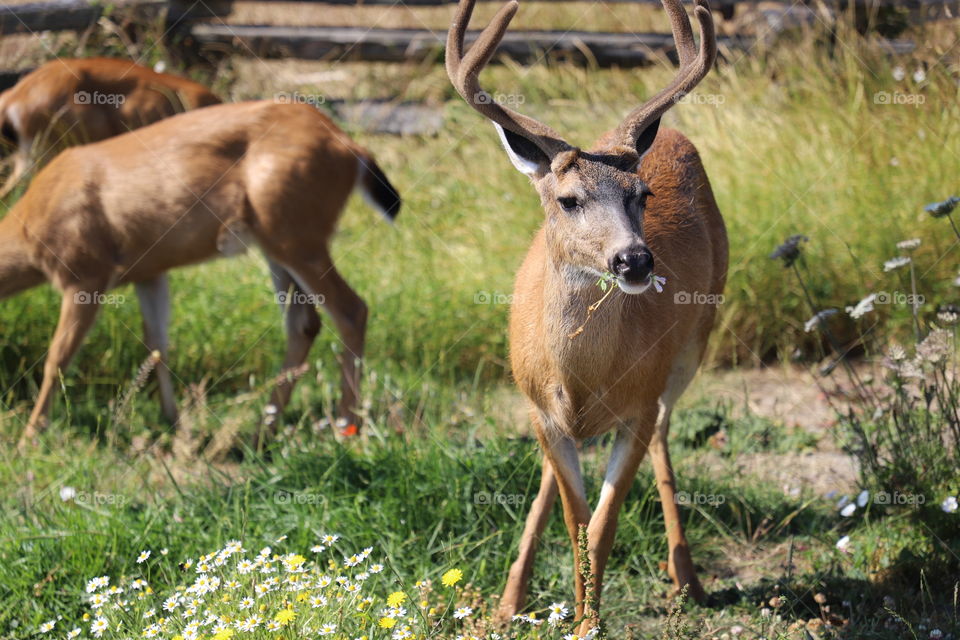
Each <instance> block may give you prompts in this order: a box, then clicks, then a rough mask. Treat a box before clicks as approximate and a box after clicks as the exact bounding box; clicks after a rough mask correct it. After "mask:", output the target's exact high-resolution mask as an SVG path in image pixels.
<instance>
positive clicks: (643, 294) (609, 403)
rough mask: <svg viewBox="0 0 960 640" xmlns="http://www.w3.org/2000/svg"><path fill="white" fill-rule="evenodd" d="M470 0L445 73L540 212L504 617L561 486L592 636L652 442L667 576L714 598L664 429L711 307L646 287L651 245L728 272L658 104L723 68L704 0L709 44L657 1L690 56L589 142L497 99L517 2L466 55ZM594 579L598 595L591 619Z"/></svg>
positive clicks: (517, 296)
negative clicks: (527, 418)
mask: <svg viewBox="0 0 960 640" xmlns="http://www.w3.org/2000/svg"><path fill="white" fill-rule="evenodd" d="M473 5H474V0H461V1H460V5H459V9H458V12H457V15H456V17H455V18H454V21H453V23H452V25H451V27H450V32H449V34H448V39H447V58H446V64H447V74H448V75H449V76H450V79H451V81H452V83H453V85H454V87H455V88H456V89H457V91H458V92H459V93H460V95H461V96H463V98H464V99H465V100H466V101H467V102H468V103H469V104H470V105H471V106H472V107H473V108H474V109H476V110H477V111H479V112H480V113H481V114H482V115H484V116H486V117H487V118H488V119H490V120H491V121H492V122H493V124H494V126H495V127H496V129H497V131H498V133H499V135H500V140H501V142H502V143H503V146H504V147H505V149H506V152H507V155H508V156H509V158H510V160H511V162H512V163H513V165H514V166H515V167H516V168H517V169H519V170H520V171H521V172H523V173H524V174H526V175H527V176H529V177H530V179H531V181H532V182H533V186H534V188H535V189H536V190H537V192H538V193H539V195H540V200H541V203H542V205H543V209H544V213H545V214H546V217H545V222H544V225H543V228H542V229H541V230H540V231H539V233H537V235H536V237H535V238H534V240H533V244H532V246H531V247H530V250H529V252H528V253H527V256H526V259H525V260H524V262H523V265H522V266H521V267H520V271H519V273H518V274H517V280H516V285H515V289H514V298H513V300H514V302H513V306H512V308H511V315H510V345H511V351H510V362H511V365H512V368H513V374H514V377H515V378H516V381H517V383H518V385H519V386H520V388H521V390H522V391H523V392H524V394H525V395H526V396H527V398H528V399H529V403H530V408H531V416H532V422H533V427H534V429H535V431H536V434H537V439H538V440H539V442H540V445H541V447H542V449H543V453H544V461H543V475H542V479H541V483H540V489H539V493H538V494H537V497H536V499H535V500H534V502H533V505H532V508H531V509H530V513H529V515H528V516H527V520H526V525H525V527H524V530H523V536H522V541H521V543H520V553H519V557H518V558H517V560H516V561H515V562H514V563H513V565H512V566H511V568H510V573H509V577H508V579H507V584H506V588H505V590H504V593H503V596H502V598H501V602H500V614H501V615H502V616H510V615H513V614H514V613H516V612H517V611H519V610H521V609H522V607H523V605H524V601H525V598H526V592H527V583H528V581H529V579H530V575H531V571H532V568H533V561H534V553H535V548H536V544H537V540H538V538H539V537H540V535H541V534H542V532H543V529H544V527H545V526H546V523H547V519H548V517H549V514H550V510H551V508H552V505H553V503H554V501H555V500H556V496H557V493H558V489H559V494H560V497H561V499H562V502H563V512H564V519H565V521H566V526H567V530H568V533H569V535H570V540H571V542H572V543H573V548H574V567H577V564H578V562H579V558H577V535H578V529H579V527H580V526H581V525H585V526H586V527H587V537H588V549H589V552H588V553H589V561H590V563H591V565H592V571H593V575H594V578H593V584H590V585H585V584H584V581H583V579H581V577H580V573H579V571H576V570H575V571H574V575H575V576H576V585H575V588H576V598H577V615H578V617H581V618H582V619H583V625H582V626H581V633H583V632H584V630H586V629H588V628H589V625H590V624H593V623H595V622H596V620H597V618H598V615H599V614H598V610H599V602H600V591H601V585H602V581H603V574H604V568H605V566H606V563H607V559H608V557H609V555H610V548H611V546H612V545H613V540H614V532H615V530H616V526H617V517H618V513H619V510H620V508H621V505H622V504H623V502H624V499H625V498H626V496H627V493H628V491H629V489H630V486H631V484H632V483H633V480H634V477H635V475H636V473H637V468H638V466H639V464H640V462H641V460H642V459H643V457H644V455H645V454H646V452H647V450H648V449H649V451H650V454H651V457H652V459H653V467H654V472H655V475H656V480H657V488H658V490H659V494H660V499H661V502H662V507H663V514H664V520H665V523H666V530H667V538H668V546H669V560H668V571H669V574H670V576H671V578H672V579H673V582H674V583H675V585H676V586H677V587H678V588H680V587H684V586H686V587H688V589H689V593H690V595H691V596H692V597H694V598H696V599H698V600H701V599H702V598H703V597H704V593H703V589H702V588H701V586H700V583H699V582H698V580H697V576H696V573H695V571H694V566H693V562H692V560H691V558H690V549H689V546H688V544H687V541H686V539H685V537H684V533H683V528H682V525H681V522H680V514H679V511H678V508H677V507H678V505H677V502H676V501H675V492H676V487H675V480H674V474H673V470H672V468H671V465H670V457H669V454H668V450H667V431H668V428H669V424H670V412H671V410H672V408H673V406H674V403H675V402H676V401H677V398H678V397H679V396H680V394H681V393H682V392H683V390H684V388H685V387H686V386H687V384H688V383H689V382H690V380H691V379H692V378H693V376H694V374H695V372H696V370H697V368H698V367H699V365H700V360H701V358H702V357H703V353H704V350H705V348H706V344H707V337H708V335H709V333H710V331H711V328H712V326H713V322H714V314H715V306H714V305H712V304H691V305H679V304H677V303H676V301H675V298H674V295H672V294H669V293H668V294H667V295H657V294H656V293H652V292H650V291H649V289H650V288H651V285H654V286H656V287H658V288H659V286H660V285H661V283H662V282H663V281H662V279H661V280H658V281H657V282H655V283H654V282H653V281H652V278H653V274H654V271H653V270H654V257H656V264H657V270H658V272H659V273H661V274H663V276H664V277H665V278H666V283H667V288H668V290H669V291H671V292H699V293H703V294H714V295H717V294H720V292H721V291H722V290H723V286H724V281H725V279H726V269H727V237H726V230H725V227H724V223H723V219H722V217H721V215H720V211H719V210H718V208H717V204H716V201H715V200H714V197H713V193H712V191H711V189H710V183H709V181H708V180H707V176H706V173H705V172H704V169H703V165H702V164H701V162H700V158H699V156H698V154H697V150H696V149H695V148H694V146H693V145H692V144H691V143H690V141H689V140H687V139H686V138H685V137H684V136H683V135H681V134H680V133H678V132H677V131H672V130H662V131H659V132H658V128H659V124H660V118H661V116H662V115H663V114H664V112H666V111H667V110H668V109H669V108H670V107H671V106H673V104H674V103H675V102H676V100H677V98H678V97H680V96H683V95H684V94H685V93H686V92H688V91H690V90H691V89H692V88H693V87H694V86H695V85H696V84H697V83H698V82H700V80H701V79H703V77H704V76H705V75H706V74H707V72H708V71H709V69H710V68H711V66H712V65H713V63H714V60H715V58H716V39H715V35H714V28H713V22H712V18H711V16H710V12H709V9H708V6H707V3H706V1H705V0H696V6H695V7H694V14H695V15H696V17H697V20H698V22H699V25H700V48H699V51H698V50H697V48H696V45H695V43H694V38H693V30H692V28H691V25H690V20H689V19H688V18H687V15H686V12H685V11H684V9H683V6H682V5H681V3H680V0H663V6H664V8H665V9H666V11H667V13H668V14H669V17H670V22H671V26H672V30H673V36H674V39H675V40H676V45H677V52H678V57H679V61H680V68H679V71H678V72H677V75H676V78H675V79H674V80H673V81H672V82H671V83H670V85H669V86H667V87H666V88H665V89H663V90H662V91H660V92H659V93H657V94H656V95H655V96H653V97H652V98H651V99H650V100H649V101H648V102H646V103H645V104H644V105H642V106H640V107H638V108H636V109H634V110H633V111H632V112H631V113H630V114H629V115H628V116H627V117H626V119H625V120H624V121H623V123H622V124H621V125H620V126H619V127H618V128H617V129H616V130H614V131H612V132H610V133H608V134H606V135H604V136H603V137H602V138H601V139H600V140H599V142H598V143H597V144H596V145H595V146H594V148H593V150H592V151H582V150H580V149H578V148H577V147H573V146H571V145H570V144H568V143H567V142H565V141H564V140H563V139H562V138H561V137H560V136H559V135H558V134H557V133H556V132H555V131H553V130H552V129H551V128H549V127H547V126H546V125H544V124H541V123H540V122H538V121H536V120H533V119H531V118H529V117H527V116H524V115H522V114H519V113H517V112H515V111H513V110H510V109H508V108H505V107H503V106H501V105H500V104H498V103H497V101H496V100H494V99H492V97H491V96H490V94H488V93H487V92H486V91H484V90H483V89H482V88H481V87H480V82H479V77H478V76H479V73H480V71H481V70H482V69H483V67H484V66H485V65H486V63H487V62H488V61H489V60H490V58H491V57H492V56H493V54H494V51H495V49H496V46H497V43H498V42H499V41H500V39H501V38H502V37H503V34H504V32H505V31H506V29H507V26H508V24H509V23H510V20H511V19H512V18H513V16H514V14H515V13H516V11H517V7H518V4H517V2H509V3H507V4H506V6H504V7H503V8H502V9H501V10H500V11H499V12H498V13H497V14H496V16H495V17H494V18H493V20H492V21H491V23H490V24H489V25H488V26H487V27H486V28H485V29H484V30H483V31H482V32H481V33H480V35H479V36H478V37H477V40H476V42H475V44H474V45H473V46H472V48H471V49H470V51H469V52H467V53H466V54H464V51H463V49H464V45H463V41H464V34H465V32H466V29H467V24H468V23H469V21H470V16H471V13H472V11H473ZM610 277H612V278H614V281H615V284H616V286H617V287H618V289H619V290H617V291H616V295H612V296H611V297H610V298H609V299H608V300H606V301H604V304H602V305H599V306H597V304H596V303H597V301H598V298H600V297H601V295H602V293H601V290H600V288H599V287H598V286H597V283H598V278H610ZM679 299H682V296H680V297H678V300H679ZM696 300H702V297H701V296H697V297H696ZM611 430H615V431H616V437H615V440H614V444H613V449H612V453H611V456H610V461H609V463H608V465H607V470H606V475H605V478H604V483H603V488H602V490H601V493H600V499H599V503H598V505H597V507H596V510H595V511H593V512H592V514H591V510H590V507H589V506H588V504H587V497H586V493H585V490H584V482H583V479H582V476H581V471H580V461H579V454H578V443H579V442H580V441H582V440H583V439H584V438H589V437H593V436H598V435H600V434H603V433H606V432H608V431H611ZM587 588H589V589H590V590H591V591H592V595H593V596H594V598H595V602H596V603H597V606H596V607H595V608H594V609H593V610H589V611H586V616H584V614H585V611H584V602H585V595H586V589H587Z"/></svg>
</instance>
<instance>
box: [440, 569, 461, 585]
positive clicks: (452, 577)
mask: <svg viewBox="0 0 960 640" xmlns="http://www.w3.org/2000/svg"><path fill="white" fill-rule="evenodd" d="M461 578H463V571H460V569H450V571H447V572H446V573H445V574H443V577H442V578H440V581H441V582H442V583H443V586H445V587H452V586H453V585H455V584H457V583H458V582H460V579H461Z"/></svg>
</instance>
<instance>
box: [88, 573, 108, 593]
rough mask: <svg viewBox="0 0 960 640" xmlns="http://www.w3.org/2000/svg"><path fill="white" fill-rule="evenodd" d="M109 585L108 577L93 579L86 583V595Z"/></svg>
mask: <svg viewBox="0 0 960 640" xmlns="http://www.w3.org/2000/svg"><path fill="white" fill-rule="evenodd" d="M108 584H110V577H109V576H100V577H99V578H93V579H92V580H90V581H89V582H87V593H93V592H94V591H96V590H97V589H101V588H103V587H105V586H107V585H108Z"/></svg>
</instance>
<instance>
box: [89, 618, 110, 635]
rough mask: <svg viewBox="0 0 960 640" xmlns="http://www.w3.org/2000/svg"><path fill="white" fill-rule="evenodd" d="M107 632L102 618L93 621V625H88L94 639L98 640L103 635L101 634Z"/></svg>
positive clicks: (105, 622) (105, 623)
mask: <svg viewBox="0 0 960 640" xmlns="http://www.w3.org/2000/svg"><path fill="white" fill-rule="evenodd" d="M106 630H107V621H106V620H105V619H103V618H97V619H96V620H94V621H93V624H91V625H90V633H92V634H93V637H94V638H99V637H100V636H102V635H103V632H104V631H106Z"/></svg>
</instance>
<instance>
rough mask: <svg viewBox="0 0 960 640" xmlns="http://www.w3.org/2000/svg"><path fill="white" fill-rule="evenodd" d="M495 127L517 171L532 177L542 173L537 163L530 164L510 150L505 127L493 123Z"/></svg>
mask: <svg viewBox="0 0 960 640" xmlns="http://www.w3.org/2000/svg"><path fill="white" fill-rule="evenodd" d="M493 126H494V127H496V129H497V133H498V134H499V135H500V144H502V145H503V148H504V149H506V150H507V156H509V157H510V162H512V163H513V166H514V167H516V168H517V171H519V172H520V173H522V174H525V175H528V176H531V177H533V176H535V175H536V174H537V173H538V172H539V171H540V165H538V164H537V163H536V162H530V161H529V160H527V159H526V158H521V157H520V156H518V155H517V154H516V153H514V151H513V149H511V148H510V143H509V142H507V134H505V133H504V132H503V127H501V126H500V125H498V124H497V123H496V122H494V123H493Z"/></svg>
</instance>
